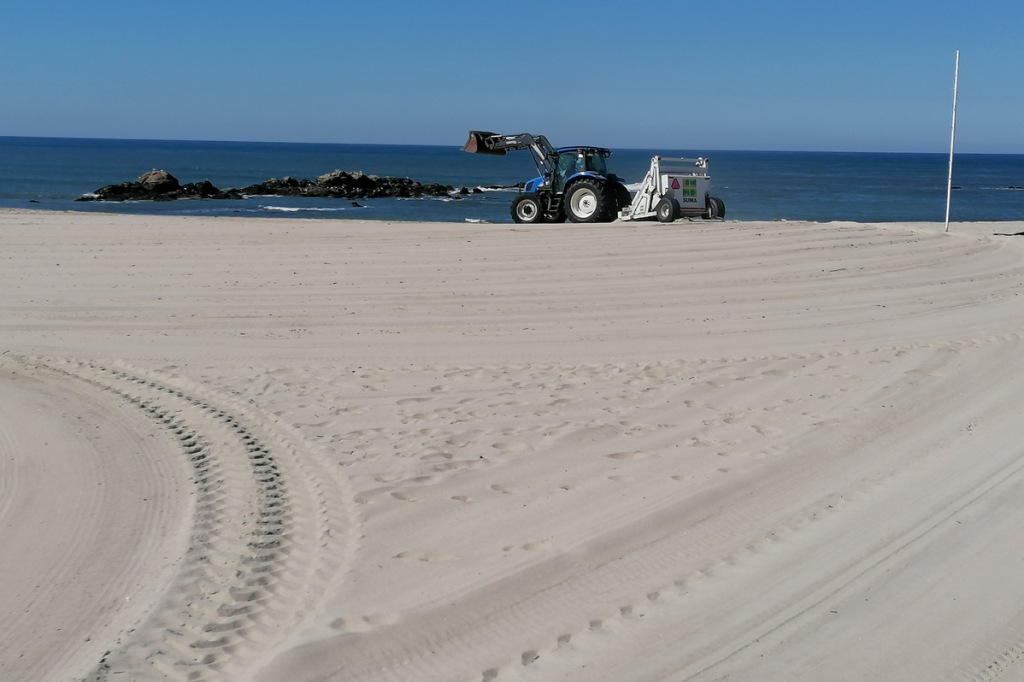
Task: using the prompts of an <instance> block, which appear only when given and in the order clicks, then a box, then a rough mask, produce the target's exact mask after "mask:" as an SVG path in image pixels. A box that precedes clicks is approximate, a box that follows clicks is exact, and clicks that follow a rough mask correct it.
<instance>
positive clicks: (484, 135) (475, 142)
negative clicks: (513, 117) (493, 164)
mask: <svg viewBox="0 0 1024 682" xmlns="http://www.w3.org/2000/svg"><path fill="white" fill-rule="evenodd" d="M492 137H498V136H497V135H496V134H495V133H488V132H485V131H482V130H470V131H469V139H468V140H466V144H464V145H462V151H464V152H469V153H470V154H491V155H493V156H505V150H504V149H492V148H491V147H490V146H489V145H488V144H487V143H488V138H492Z"/></svg>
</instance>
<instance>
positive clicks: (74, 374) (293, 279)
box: [0, 211, 1024, 682]
mask: <svg viewBox="0 0 1024 682" xmlns="http://www.w3.org/2000/svg"><path fill="white" fill-rule="evenodd" d="M943 228H944V226H943V225H941V224H932V223H928V224H925V223H920V224H917V223H915V224H898V223H894V224H855V223H827V224H821V223H802V222H734V221H724V222H700V221H696V222H686V221H682V222H677V223H675V224H672V225H664V224H661V223H656V222H651V223H613V224H598V225H573V224H566V225H559V226H550V225H549V226H529V225H513V224H508V225H505V224H457V223H385V222H355V221H327V220H276V219H273V220H272V219H232V218H202V219H199V218H196V219H190V218H180V217H174V218H171V217H153V216H116V215H108V214H100V213H89V214H86V213H59V212H45V211H0V262H2V265H0V292H2V294H0V576H3V579H2V580H0V613H3V614H4V618H3V619H2V621H0V679H2V680H48V681H49V680H68V681H71V680H74V681H80V680H81V681H84V680H90V681H93V680H103V681H106V680H181V681H186V680H202V681H208V682H213V681H222V680H223V681H232V682H234V681H240V680H246V681H247V680H252V681H253V682H277V681H280V680H288V681H289V682H306V681H309V682H312V681H318V682H323V681H328V680H329V681H332V682H333V681H342V680H344V681H359V682H378V681H379V682H384V681H387V682H405V681H408V682H423V681H427V680H430V681H438V682H450V681H467V682H491V681H494V682H504V681H506V680H523V681H531V680H532V681H544V682H549V681H550V682H554V681H563V680H576V681H587V682H622V681H624V680H629V681H632V682H662V681H672V682H682V681H683V680H701V681H706V680H757V681H759V682H764V681H766V680H772V681H774V680H778V681H783V680H785V681H789V682H791V681H793V680H830V681H835V680H931V681H939V680H972V681H982V680H997V679H1003V680H1009V679H1024V543H1021V542H1020V540H1019V537H1018V536H1019V533H1020V530H1021V529H1022V528H1024V437H1022V436H1024V382H1022V381H1021V369H1020V367H1021V357H1022V352H1024V340H1022V331H1024V237H1022V236H1019V235H1018V234H1017V233H1021V232H1024V223H966V224H961V223H954V224H953V225H952V226H951V228H950V231H949V232H948V233H946V232H944V229H943ZM1014 235H1016V236H1014Z"/></svg>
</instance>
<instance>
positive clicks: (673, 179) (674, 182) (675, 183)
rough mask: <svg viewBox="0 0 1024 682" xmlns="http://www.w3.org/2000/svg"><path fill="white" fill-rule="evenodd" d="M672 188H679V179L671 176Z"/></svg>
mask: <svg viewBox="0 0 1024 682" xmlns="http://www.w3.org/2000/svg"><path fill="white" fill-rule="evenodd" d="M672 189H679V180H677V179H676V178H672Z"/></svg>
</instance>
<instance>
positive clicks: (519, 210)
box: [509, 192, 544, 223]
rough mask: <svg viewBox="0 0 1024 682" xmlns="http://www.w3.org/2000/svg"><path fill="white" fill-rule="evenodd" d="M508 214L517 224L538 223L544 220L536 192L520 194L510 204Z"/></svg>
mask: <svg viewBox="0 0 1024 682" xmlns="http://www.w3.org/2000/svg"><path fill="white" fill-rule="evenodd" d="M509 212H510V213H511V214H512V220H513V221H515V222H517V223H539V222H542V221H543V219H544V209H543V208H542V207H541V202H540V197H538V196H537V193H536V192H530V193H528V194H520V195H519V196H518V197H516V199H515V201H513V202H512V208H511V209H510V210H509Z"/></svg>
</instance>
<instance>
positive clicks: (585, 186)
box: [565, 179, 616, 223]
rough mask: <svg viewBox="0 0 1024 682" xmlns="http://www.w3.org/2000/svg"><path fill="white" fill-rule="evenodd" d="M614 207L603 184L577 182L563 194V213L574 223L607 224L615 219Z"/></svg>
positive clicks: (605, 185)
mask: <svg viewBox="0 0 1024 682" xmlns="http://www.w3.org/2000/svg"><path fill="white" fill-rule="evenodd" d="M615 205H616V204H615V200H614V199H613V198H612V197H611V196H610V193H609V190H608V185H607V183H604V182H595V181H594V180H589V179H584V180H578V181H577V182H574V183H573V184H572V185H570V186H569V188H568V189H567V190H566V192H565V213H566V215H567V216H569V220H571V221H572V222H574V223H601V222H608V221H609V220H612V219H614V217H615Z"/></svg>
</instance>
